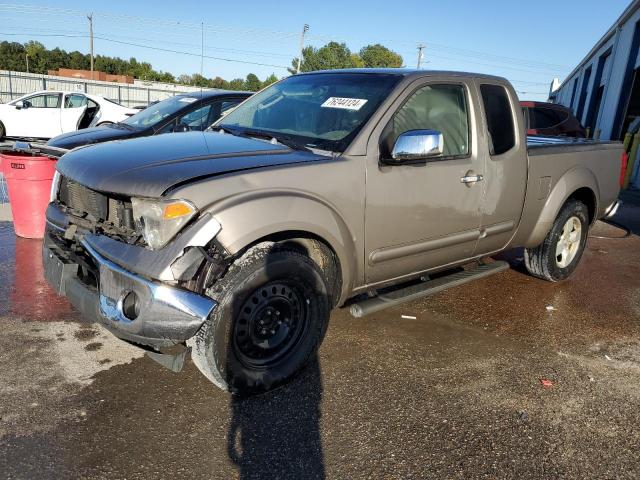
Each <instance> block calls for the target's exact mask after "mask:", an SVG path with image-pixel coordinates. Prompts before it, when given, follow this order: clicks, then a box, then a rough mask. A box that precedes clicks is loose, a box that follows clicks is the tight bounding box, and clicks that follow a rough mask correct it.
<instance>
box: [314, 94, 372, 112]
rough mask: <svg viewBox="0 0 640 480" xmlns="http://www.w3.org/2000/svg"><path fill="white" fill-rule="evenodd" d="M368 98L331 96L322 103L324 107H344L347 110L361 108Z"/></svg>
mask: <svg viewBox="0 0 640 480" xmlns="http://www.w3.org/2000/svg"><path fill="white" fill-rule="evenodd" d="M365 103H367V100H365V99H363V98H343V97H329V98H327V99H326V100H325V102H324V103H323V104H322V105H321V106H322V107H324V108H342V109H345V110H360V109H361V108H362V107H363V105H364V104H365Z"/></svg>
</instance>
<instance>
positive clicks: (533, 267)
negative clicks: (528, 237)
mask: <svg viewBox="0 0 640 480" xmlns="http://www.w3.org/2000/svg"><path fill="white" fill-rule="evenodd" d="M588 230H589V211H588V209H587V206H586V205H585V204H584V203H582V202H580V201H578V200H574V199H571V200H569V201H567V203H565V205H564V206H563V207H562V209H561V210H560V213H559V214H558V216H557V218H556V220H555V222H554V223H553V226H552V227H551V230H550V231H549V233H548V234H547V236H546V238H545V239H544V242H542V244H541V245H539V246H537V247H535V248H526V249H525V251H524V260H525V265H526V267H527V270H528V271H529V273H530V274H531V275H533V276H535V277H538V278H542V279H544V280H549V281H551V282H557V281H560V280H564V279H565V278H567V277H569V275H571V274H572V273H573V271H574V270H575V269H576V267H577V266H578V263H579V262H580V258H581V257H582V253H583V251H584V247H585V245H586V243H587V234H588Z"/></svg>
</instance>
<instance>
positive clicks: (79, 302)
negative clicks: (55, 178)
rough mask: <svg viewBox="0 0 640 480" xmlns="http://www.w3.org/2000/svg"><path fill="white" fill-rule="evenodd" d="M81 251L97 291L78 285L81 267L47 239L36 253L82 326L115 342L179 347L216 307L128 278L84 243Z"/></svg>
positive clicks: (153, 283)
mask: <svg viewBox="0 0 640 480" xmlns="http://www.w3.org/2000/svg"><path fill="white" fill-rule="evenodd" d="M82 246H83V248H84V250H85V252H86V253H87V255H88V256H89V257H90V258H91V260H92V263H93V264H94V265H95V269H94V273H95V276H96V277H97V286H94V285H91V283H87V281H86V280H83V276H82V275H79V272H81V270H82V269H81V266H80V263H81V262H79V261H78V259H77V258H76V259H74V258H73V257H72V256H70V255H69V254H68V252H65V251H64V250H62V249H61V248H60V247H59V246H58V245H57V244H56V243H55V242H53V240H51V239H50V238H49V237H48V236H45V241H44V244H43V249H42V258H43V264H44V269H45V277H46V279H47V281H48V282H49V283H50V284H51V285H52V286H53V288H55V289H56V291H57V292H58V293H59V294H60V295H64V296H66V297H67V298H68V299H69V301H70V302H71V304H72V305H73V306H74V307H75V308H76V309H78V310H79V311H80V312H81V313H82V314H83V315H84V316H85V317H86V318H87V319H88V320H90V321H98V322H99V323H100V324H102V325H103V326H105V327H106V328H107V329H109V330H110V331H111V332H112V333H113V334H114V335H116V336H117V337H120V338H123V339H126V340H130V341H133V342H136V343H142V344H145V345H150V346H154V347H159V346H167V345H173V344H176V343H180V342H183V341H185V340H187V339H188V338H191V337H192V336H193V335H195V333H196V332H197V331H198V329H199V328H200V327H201V326H202V324H203V323H204V321H205V320H206V319H207V317H208V316H209V314H210V313H211V311H212V310H213V309H214V308H215V306H216V303H215V302H214V301H213V300H211V299H210V298H208V297H204V296H202V295H198V294H196V293H193V292H190V291H187V290H183V289H180V288H176V287H173V286H171V285H168V284H165V283H163V282H158V281H150V280H147V279H145V278H143V277H141V276H139V275H136V274H134V273H131V272H129V271H127V270H125V269H123V268H122V267H120V266H119V265H117V264H115V263H114V262H112V261H110V260H108V259H106V258H104V257H103V256H102V255H100V254H99V253H98V252H96V251H95V249H93V248H92V247H91V246H90V245H89V244H88V243H87V242H86V241H82Z"/></svg>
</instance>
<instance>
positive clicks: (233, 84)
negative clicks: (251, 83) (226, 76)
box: [227, 78, 244, 90]
mask: <svg viewBox="0 0 640 480" xmlns="http://www.w3.org/2000/svg"><path fill="white" fill-rule="evenodd" d="M227 88H228V89H229V90H244V80H243V79H241V78H234V79H233V80H231V81H230V82H229V86H228V87H227Z"/></svg>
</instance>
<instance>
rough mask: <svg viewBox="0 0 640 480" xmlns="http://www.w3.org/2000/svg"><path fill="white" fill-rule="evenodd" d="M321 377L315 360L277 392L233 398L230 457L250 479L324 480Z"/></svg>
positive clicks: (241, 473)
mask: <svg viewBox="0 0 640 480" xmlns="http://www.w3.org/2000/svg"><path fill="white" fill-rule="evenodd" d="M321 400H322V379H321V374H320V365H319V362H318V359H317V358H314V359H313V360H312V361H311V362H310V364H309V365H308V366H307V368H306V369H305V371H304V372H303V373H302V374H301V375H299V376H298V377H297V378H296V379H295V380H294V381H293V382H292V383H290V384H288V385H286V386H284V387H282V388H280V389H277V390H275V391H272V392H269V393H266V394H263V395H258V396H253V397H241V396H237V395H234V396H232V397H231V422H230V424H229V431H228V435H227V448H228V454H229V459H230V460H231V461H232V462H233V463H234V464H235V465H236V466H237V467H238V473H239V475H238V478H239V479H242V480H245V479H247V480H248V479H273V478H280V479H324V478H325V471H324V459H323V453H322V442H321V439H320V403H321Z"/></svg>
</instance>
